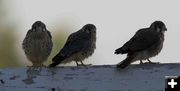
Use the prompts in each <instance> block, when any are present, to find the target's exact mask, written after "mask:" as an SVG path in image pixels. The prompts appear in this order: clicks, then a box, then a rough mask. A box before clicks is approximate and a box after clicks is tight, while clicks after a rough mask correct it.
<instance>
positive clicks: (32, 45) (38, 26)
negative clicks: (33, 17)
mask: <svg viewBox="0 0 180 91" xmlns="http://www.w3.org/2000/svg"><path fill="white" fill-rule="evenodd" d="M51 39H52V36H51V33H50V32H49V31H48V30H47V29H46V25H45V24H44V23H43V22H41V21H36V22H35V23H34V24H33V25H32V28H31V29H30V30H29V31H28V32H27V34H26V37H25V39H24V40H23V43H22V47H23V50H24V52H25V54H26V57H27V58H28V59H29V61H31V62H32V64H33V65H32V66H33V67H41V66H43V63H44V62H45V61H46V60H47V58H48V56H49V55H50V53H51V50H52V47H53V42H52V40H51Z"/></svg>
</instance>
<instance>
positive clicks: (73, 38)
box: [49, 24, 96, 67]
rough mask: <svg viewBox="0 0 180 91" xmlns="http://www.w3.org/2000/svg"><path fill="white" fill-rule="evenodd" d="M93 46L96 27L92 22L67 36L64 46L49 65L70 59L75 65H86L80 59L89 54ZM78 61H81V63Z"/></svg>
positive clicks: (66, 61)
mask: <svg viewBox="0 0 180 91" xmlns="http://www.w3.org/2000/svg"><path fill="white" fill-rule="evenodd" d="M95 48H96V27H95V25H93V24H86V25H85V26H83V28H82V29H80V30H79V31H77V32H74V33H72V34H71V35H70V36H69V37H68V39H67V41H66V43H65V45H64V47H63V48H62V49H61V50H60V52H59V53H58V54H57V55H56V56H55V57H54V58H53V59H52V61H53V63H52V64H50V65H49V67H55V66H57V65H58V64H61V63H69V62H72V61H75V62H76V64H77V66H86V65H85V64H84V63H83V62H82V61H83V60H84V59H86V58H88V57H89V56H91V55H92V54H93V53H94V50H95ZM78 62H81V64H79V63H78Z"/></svg>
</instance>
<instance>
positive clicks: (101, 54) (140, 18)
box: [5, 0, 180, 64]
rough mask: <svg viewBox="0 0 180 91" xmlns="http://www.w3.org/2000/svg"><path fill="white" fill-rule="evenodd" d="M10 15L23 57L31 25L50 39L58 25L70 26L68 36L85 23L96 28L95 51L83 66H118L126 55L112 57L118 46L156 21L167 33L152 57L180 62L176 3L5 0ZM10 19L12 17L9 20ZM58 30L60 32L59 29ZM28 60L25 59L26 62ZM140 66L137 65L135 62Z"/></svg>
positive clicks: (169, 0) (158, 0) (149, 0)
mask: <svg viewBox="0 0 180 91" xmlns="http://www.w3.org/2000/svg"><path fill="white" fill-rule="evenodd" d="M5 2H6V4H7V5H8V6H9V7H7V8H8V9H9V10H11V11H10V12H9V14H10V15H11V17H10V19H11V20H12V21H13V22H14V24H16V25H18V31H17V32H16V33H17V34H18V35H19V38H18V39H19V40H18V43H17V48H18V50H20V54H19V55H22V58H25V55H24V52H23V50H22V49H21V43H22V40H23V38H24V37H25V35H26V32H27V30H28V29H30V28H31V25H32V24H33V23H34V22H35V21H37V20H40V21H43V22H44V23H45V24H46V25H47V28H48V29H49V30H50V31H51V33H52V36H53V35H54V34H55V33H54V32H55V31H54V30H55V29H57V25H59V26H62V25H65V26H69V27H71V28H70V29H72V30H71V31H67V33H68V34H70V33H72V32H75V31H77V30H78V29H80V28H81V27H82V26H83V25H85V24H87V23H92V24H95V25H96V27H97V49H96V51H95V53H94V55H92V57H89V58H88V59H87V61H86V62H85V63H92V64H117V63H118V62H120V61H122V60H123V59H124V58H125V57H126V55H115V54H114V50H115V49H117V48H119V47H121V46H122V45H123V44H124V43H125V42H126V41H128V40H129V39H130V38H131V37H132V36H133V35H134V33H135V32H136V31H137V30H138V29H141V28H145V27H149V26H150V24H151V23H152V22H154V21H155V20H162V21H163V22H164V23H165V24H166V26H167V29H168V31H167V32H166V33H165V42H164V47H163V50H162V51H161V53H160V54H159V55H158V56H156V57H154V58H151V59H150V60H152V61H154V62H155V61H158V62H162V63H170V62H180V57H179V55H180V54H179V51H180V47H179V46H180V43H179V39H180V35H179V33H180V22H179V20H180V11H179V9H180V5H179V4H180V1H179V0H5ZM12 16H13V17H12ZM59 31H61V30H59ZM26 61H27V60H25V62H26ZM138 63H139V62H138Z"/></svg>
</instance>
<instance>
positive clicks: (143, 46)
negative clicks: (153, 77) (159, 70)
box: [115, 21, 167, 68]
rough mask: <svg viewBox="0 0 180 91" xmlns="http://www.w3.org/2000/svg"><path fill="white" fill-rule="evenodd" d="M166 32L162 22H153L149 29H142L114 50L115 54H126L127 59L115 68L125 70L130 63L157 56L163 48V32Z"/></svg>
mask: <svg viewBox="0 0 180 91" xmlns="http://www.w3.org/2000/svg"><path fill="white" fill-rule="evenodd" d="M165 31H167V28H166V25H165V24H164V23H163V22H162V21H155V22H153V23H152V24H151V26H150V27H149V28H143V29H140V30H138V31H137V32H136V34H135V35H134V36H133V37H132V38H131V39H130V40H129V41H128V42H126V43H125V44H124V45H123V46H122V47H121V48H118V49H116V50H115V54H126V53H127V58H126V59H125V60H123V61H121V62H120V63H119V64H118V65H117V68H125V67H127V66H128V65H129V64H130V63H132V62H134V61H137V60H140V63H143V62H142V60H148V61H149V63H153V62H151V61H150V60H149V58H151V57H154V56H156V55H158V54H159V53H160V52H161V49H162V48H163V42H164V32H165Z"/></svg>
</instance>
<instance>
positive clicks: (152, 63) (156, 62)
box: [144, 62, 160, 64]
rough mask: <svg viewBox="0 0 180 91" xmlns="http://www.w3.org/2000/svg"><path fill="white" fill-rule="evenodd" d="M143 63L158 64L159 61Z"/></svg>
mask: <svg viewBox="0 0 180 91" xmlns="http://www.w3.org/2000/svg"><path fill="white" fill-rule="evenodd" d="M144 64H160V62H145V63H144Z"/></svg>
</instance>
